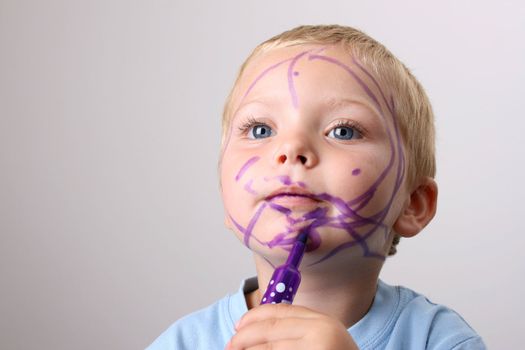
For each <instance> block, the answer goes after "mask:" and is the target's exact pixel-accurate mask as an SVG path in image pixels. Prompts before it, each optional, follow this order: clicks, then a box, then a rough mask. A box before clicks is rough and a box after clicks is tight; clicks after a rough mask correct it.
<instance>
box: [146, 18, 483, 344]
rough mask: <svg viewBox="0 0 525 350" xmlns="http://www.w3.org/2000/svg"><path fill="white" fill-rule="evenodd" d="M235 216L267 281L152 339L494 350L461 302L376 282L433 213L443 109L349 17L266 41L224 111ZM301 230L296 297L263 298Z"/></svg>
mask: <svg viewBox="0 0 525 350" xmlns="http://www.w3.org/2000/svg"><path fill="white" fill-rule="evenodd" d="M222 139H223V143H222V155H221V162H220V170H221V189H222V198H223V201H224V207H225V223H226V226H227V227H229V228H230V229H231V230H232V231H233V232H234V233H235V234H236V235H237V237H238V238H239V239H240V240H241V242H242V243H243V244H244V245H245V246H246V247H248V248H249V249H251V250H252V251H253V254H254V259H255V264H256V269H257V277H256V278H252V279H248V280H246V281H244V283H243V284H242V285H241V289H240V290H239V291H238V292H237V293H236V294H234V295H231V296H227V297H226V298H224V299H222V300H220V301H218V302H217V303H216V304H214V305H211V306H210V307H208V308H206V309H203V310H201V311H198V312H196V313H193V314H191V315H189V316H187V317H185V318H183V319H181V320H179V321H178V322H176V323H175V324H174V325H172V326H171V327H170V328H169V329H168V330H167V331H166V332H165V333H163V334H162V335H161V336H160V337H159V338H158V339H157V340H156V341H155V342H154V343H153V344H152V345H151V346H150V348H149V349H179V350H180V349H223V348H226V349H274V350H275V349H302V350H306V349H316V350H319V349H331V350H334V349H484V348H485V346H484V344H483V342H482V340H481V338H480V337H479V336H478V335H477V334H476V333H475V332H474V331H473V330H472V328H470V327H469V325H468V324H467V323H466V322H465V321H464V320H463V319H462V318H461V317H460V316H459V315H458V314H457V313H455V312H454V311H452V310H450V309H448V308H446V307H444V306H440V305H436V304H433V303H431V302H430V301H428V300H427V299H426V298H425V297H424V296H421V295H419V294H417V293H415V292H413V291H411V290H409V289H407V288H403V287H394V286H389V285H387V284H385V283H383V282H382V281H380V280H379V279H378V278H379V272H380V270H381V267H382V265H383V263H384V261H385V258H386V257H387V256H388V255H393V254H394V253H395V252H396V245H397V243H398V242H399V238H400V237H412V236H414V235H416V234H417V233H419V232H420V231H421V230H422V229H423V228H424V227H425V226H426V225H427V224H428V223H429V222H430V220H431V219H432V218H433V216H434V214H435V211H436V201H437V185H436V183H435V181H434V179H433V177H434V173H435V159H434V125H433V114H432V109H431V106H430V103H429V101H428V98H427V96H426V94H425V92H424V91H423V88H422V87H421V86H420V84H419V83H418V82H417V81H416V79H415V78H414V77H413V76H412V74H411V73H410V72H409V71H408V69H407V68H405V66H404V65H403V64H402V63H401V62H399V61H398V60H397V59H396V58H395V57H394V56H393V55H392V54H391V53H390V52H389V51H388V50H387V49H386V48H385V47H384V46H382V45H381V44H379V43H378V42H376V41H375V40H373V39H371V38H370V37H368V36H367V35H365V34H364V33H362V32H360V31H358V30H355V29H353V28H349V27H342V26H302V27H298V28H295V29H292V30H290V31H288V32H285V33H282V34H280V35H278V36H276V37H274V38H272V39H270V40H268V41H266V42H264V43H263V44H261V45H259V46H258V47H257V48H256V49H255V50H254V52H253V53H252V55H251V56H250V57H249V58H248V59H247V60H246V62H245V63H244V64H243V66H242V67H241V70H240V72H239V76H238V78H237V80H236V82H235V84H234V87H233V90H232V92H231V94H230V96H229V97H228V100H227V102H226V106H225V110H224V115H223V137H222ZM300 233H306V235H307V239H308V240H307V248H306V253H305V255H304V257H303V260H302V263H301V265H300V271H301V274H302V283H301V285H300V287H299V290H298V291H297V294H296V297H295V300H294V304H293V305H287V304H275V305H273V304H265V305H261V306H259V304H260V302H261V298H262V295H263V294H264V292H265V289H266V286H267V285H268V283H269V282H270V279H271V276H272V273H273V271H274V269H275V267H276V266H279V265H281V264H283V263H284V262H285V261H286V259H287V257H288V254H289V251H290V248H291V246H292V244H293V243H294V242H295V241H296V240H297V237H298V236H299V234H300Z"/></svg>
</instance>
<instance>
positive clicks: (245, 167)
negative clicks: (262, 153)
mask: <svg viewBox="0 0 525 350" xmlns="http://www.w3.org/2000/svg"><path fill="white" fill-rule="evenodd" d="M259 159H260V157H259V156H254V157H251V158H250V159H248V160H247V161H246V163H244V165H243V166H242V167H241V168H240V169H239V172H238V173H237V175H236V176H235V181H239V180H240V179H241V177H242V176H243V175H244V173H245V172H246V170H248V168H249V167H251V166H252V165H253V164H254V163H255V162H257V161H258V160H259Z"/></svg>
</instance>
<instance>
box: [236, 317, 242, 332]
mask: <svg viewBox="0 0 525 350" xmlns="http://www.w3.org/2000/svg"><path fill="white" fill-rule="evenodd" d="M240 324H241V320H239V321H237V323H235V330H236V331H237V330H239V326H240Z"/></svg>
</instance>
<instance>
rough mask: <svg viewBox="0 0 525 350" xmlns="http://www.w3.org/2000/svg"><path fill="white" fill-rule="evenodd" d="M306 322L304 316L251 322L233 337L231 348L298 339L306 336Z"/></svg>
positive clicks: (243, 347) (248, 347) (246, 347)
mask: <svg viewBox="0 0 525 350" xmlns="http://www.w3.org/2000/svg"><path fill="white" fill-rule="evenodd" d="M306 322H308V321H306V320H305V319H303V318H269V319H266V320H262V321H257V322H251V323H250V324H246V325H244V326H243V327H242V329H241V330H240V331H239V332H238V333H237V334H235V335H234V336H233V337H232V338H231V340H230V344H231V346H230V349H251V348H252V347H254V346H259V345H262V344H267V343H271V344H272V346H273V345H274V343H275V342H280V341H284V340H289V341H290V340H294V341H297V340H298V339H300V338H302V337H303V336H304V333H305V329H306V328H307V325H306V324H305V323H306ZM295 344H297V343H295ZM272 349H273V348H272Z"/></svg>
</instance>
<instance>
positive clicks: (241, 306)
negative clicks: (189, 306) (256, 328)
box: [147, 285, 246, 350]
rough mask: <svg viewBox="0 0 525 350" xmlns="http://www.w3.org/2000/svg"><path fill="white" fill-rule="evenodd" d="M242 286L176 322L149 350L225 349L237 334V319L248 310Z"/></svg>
mask: <svg viewBox="0 0 525 350" xmlns="http://www.w3.org/2000/svg"><path fill="white" fill-rule="evenodd" d="M242 288H243V286H242V285H241V289H240V290H239V291H238V292H237V293H235V294H229V295H227V296H225V297H224V298H222V299H220V300H218V301H216V302H215V303H213V304H211V305H209V306H207V307H205V308H203V309H200V310H198V311H195V312H192V313H190V314H188V315H186V316H184V317H182V318H180V319H179V320H177V321H176V322H175V323H173V324H172V325H171V326H170V327H169V328H168V329H167V330H166V331H164V332H163V333H162V334H161V335H160V336H159V337H158V338H157V339H156V340H155V341H154V342H153V343H152V344H151V345H150V346H149V347H148V348H147V350H161V349H162V350H164V349H181V350H183V349H223V348H224V346H225V345H226V343H227V342H228V341H229V340H230V338H231V337H232V336H233V334H234V325H235V322H237V321H238V319H240V317H241V316H242V315H243V314H244V313H245V312H246V310H245V309H246V301H245V299H244V294H243V290H242Z"/></svg>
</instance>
